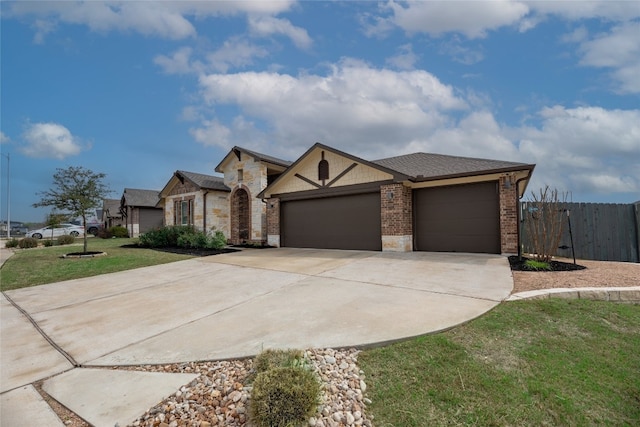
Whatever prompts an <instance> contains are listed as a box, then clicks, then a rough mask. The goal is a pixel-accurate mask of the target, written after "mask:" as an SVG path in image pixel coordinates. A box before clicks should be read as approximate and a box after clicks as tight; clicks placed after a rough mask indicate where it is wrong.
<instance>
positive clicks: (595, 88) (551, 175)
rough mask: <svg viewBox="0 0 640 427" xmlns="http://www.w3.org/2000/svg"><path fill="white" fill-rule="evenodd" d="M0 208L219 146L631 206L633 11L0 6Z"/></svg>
mask: <svg viewBox="0 0 640 427" xmlns="http://www.w3.org/2000/svg"><path fill="white" fill-rule="evenodd" d="M0 8H1V9H0V12H1V15H2V18H1V22H0V25H1V36H2V46H1V48H2V51H1V55H2V57H1V59H2V63H1V73H2V74H1V79H2V80H1V83H2V87H1V89H2V90H1V95H0V96H1V100H0V101H1V105H0V107H1V117H0V118H1V127H0V131H1V132H2V133H1V134H0V140H1V142H2V144H1V145H0V149H1V151H2V155H3V156H2V163H1V164H2V170H1V173H0V177H1V178H2V180H1V182H2V187H1V188H2V197H1V198H0V199H1V200H0V203H1V207H0V218H2V219H6V215H7V197H6V194H7V154H9V155H10V158H11V162H10V185H11V188H10V190H11V219H12V220H22V221H41V220H42V219H43V218H44V216H45V215H46V213H47V212H48V210H46V209H34V208H32V207H31V205H32V204H33V203H34V202H37V201H38V196H37V195H36V193H37V192H38V191H42V190H45V189H47V188H49V187H50V184H51V181H52V179H51V177H52V175H53V173H54V172H55V170H56V168H66V167H68V166H84V167H87V168H89V169H91V170H93V171H95V172H103V173H105V174H107V179H106V182H107V183H108V185H109V186H110V187H111V189H112V190H113V193H112V197H113V198H119V197H120V196H121V195H122V191H123V189H124V188H125V187H126V188H145V189H158V190H160V189H162V187H163V186H164V185H165V184H166V183H167V181H168V180H169V179H170V178H171V176H172V173H173V172H174V171H175V170H178V169H182V170H188V171H192V172H200V173H209V174H215V172H214V167H215V166H216V165H217V164H218V162H219V161H220V160H222V158H223V157H224V155H225V154H226V153H227V152H228V150H229V149H230V148H231V147H233V146H234V145H239V146H242V147H245V148H249V149H253V150H256V151H259V152H263V153H265V154H270V155H274V156H277V157H281V158H284V159H287V160H295V159H296V158H297V157H298V156H299V155H301V154H302V153H303V152H304V151H305V150H307V149H308V148H309V147H310V146H311V145H312V144H313V143H315V142H322V143H324V144H326V145H329V146H332V147H335V148H338V149H340V150H343V151H346V152H349V153H351V154H354V155H357V156H360V157H363V158H365V159H368V160H375V159H379V158H384V157H390V156H395V155H400V154H407V153H412V152H419V151H423V152H434V153H442V154H451V155H460V156H469V157H482V158H491V159H500V160H511V161H519V162H524V163H535V164H536V165H537V166H536V170H535V173H534V179H533V181H532V182H531V184H530V186H529V190H535V189H538V188H540V187H541V186H544V185H546V184H549V185H550V186H552V187H555V188H558V189H559V190H562V191H569V192H570V193H571V198H572V199H573V201H581V202H616V203H630V202H633V201H636V200H638V199H640V2H637V1H623V2H616V1H589V2H586V1H585V2H583V1H558V2H554V1H544V2H540V1H492V2H482V1H466V2H463V1H448V2H431V1H421V2H412V1H408V2H403V1H380V2H353V1H349V2H320V1H315V2H310V1H302V2H296V1H283V2H269V1H259V2H249V1H237V2H218V1H215V2H204V1H200V2H184V1H183V2H168V1H166V2H143V1H136V2H127V1H124V2H122V1H87V2H54V1H45V2H37V1H19V2H7V1H3V2H2V3H0Z"/></svg>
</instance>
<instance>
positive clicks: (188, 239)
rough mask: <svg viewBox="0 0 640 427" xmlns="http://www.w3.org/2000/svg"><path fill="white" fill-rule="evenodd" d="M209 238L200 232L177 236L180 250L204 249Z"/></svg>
mask: <svg viewBox="0 0 640 427" xmlns="http://www.w3.org/2000/svg"><path fill="white" fill-rule="evenodd" d="M208 240H209V237H208V236H207V235H206V233H203V232H202V231H194V232H193V233H185V234H181V235H180V236H178V242H177V243H178V246H180V247H181V248H206V247H207V243H208Z"/></svg>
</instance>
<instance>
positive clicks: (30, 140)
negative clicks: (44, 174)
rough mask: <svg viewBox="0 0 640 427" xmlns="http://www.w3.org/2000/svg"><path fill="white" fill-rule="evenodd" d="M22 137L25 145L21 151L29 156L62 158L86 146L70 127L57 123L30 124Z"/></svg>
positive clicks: (77, 152) (75, 153) (72, 154)
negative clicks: (72, 132) (73, 133)
mask: <svg viewBox="0 0 640 427" xmlns="http://www.w3.org/2000/svg"><path fill="white" fill-rule="evenodd" d="M22 137H23V139H24V141H25V145H23V146H22V147H21V148H20V151H22V153H23V154H25V155H26V156H28V157H37V158H53V159H59V160H62V159H64V158H66V157H69V156H75V155H77V154H79V153H80V152H81V151H82V150H83V149H84V148H85V147H83V145H82V144H81V142H80V141H79V139H78V138H77V137H75V136H73V135H72V134H71V132H70V131H69V129H67V128H66V127H64V126H62V125H60V124H57V123H34V124H30V125H29V126H28V127H27V129H26V130H25V132H24V133H23V135H22Z"/></svg>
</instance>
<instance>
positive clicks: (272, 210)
mask: <svg viewBox="0 0 640 427" xmlns="http://www.w3.org/2000/svg"><path fill="white" fill-rule="evenodd" d="M267 244H268V245H269V246H275V247H276V248H279V247H280V199H276V198H274V199H267Z"/></svg>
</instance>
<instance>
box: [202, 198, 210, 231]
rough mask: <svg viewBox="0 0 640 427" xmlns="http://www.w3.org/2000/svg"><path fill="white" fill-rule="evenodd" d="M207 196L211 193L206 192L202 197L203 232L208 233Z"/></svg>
mask: <svg viewBox="0 0 640 427" xmlns="http://www.w3.org/2000/svg"><path fill="white" fill-rule="evenodd" d="M207 194H209V191H205V192H204V195H203V196H202V231H203V232H204V233H205V234H206V232H207Z"/></svg>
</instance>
